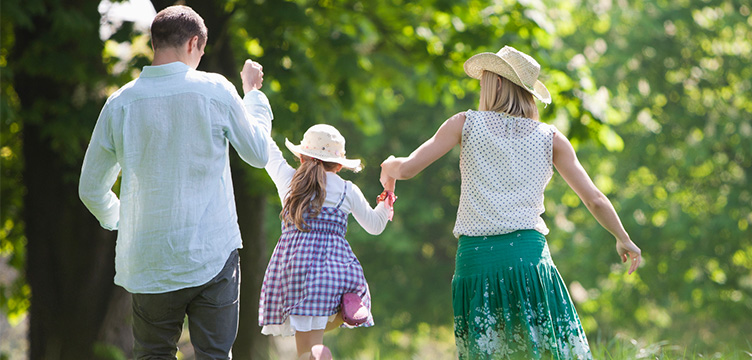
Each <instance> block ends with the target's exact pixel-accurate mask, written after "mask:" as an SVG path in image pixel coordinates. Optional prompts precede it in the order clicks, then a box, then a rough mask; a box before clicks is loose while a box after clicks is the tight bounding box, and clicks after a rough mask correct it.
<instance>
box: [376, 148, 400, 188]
mask: <svg viewBox="0 0 752 360" xmlns="http://www.w3.org/2000/svg"><path fill="white" fill-rule="evenodd" d="M389 158H390V159H393V158H394V156H390V157H389ZM387 160H388V159H387ZM379 182H381V186H383V187H384V190H388V191H391V192H394V188H395V187H396V186H397V179H396V178H394V177H392V176H390V175H389V174H388V173H387V172H386V171H385V170H384V167H383V165H382V167H381V175H380V176H379Z"/></svg>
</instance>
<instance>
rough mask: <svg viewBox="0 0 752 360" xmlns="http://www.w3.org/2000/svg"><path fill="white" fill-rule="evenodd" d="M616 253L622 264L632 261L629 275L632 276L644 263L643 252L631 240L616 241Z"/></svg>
mask: <svg viewBox="0 0 752 360" xmlns="http://www.w3.org/2000/svg"><path fill="white" fill-rule="evenodd" d="M616 252H618V253H619V256H620V257H621V262H623V263H625V262H627V260H629V259H632V265H630V266H629V274H632V273H633V272H634V271H635V270H637V267H639V266H640V263H641V262H642V251H641V250H640V248H638V247H637V245H635V243H634V242H632V240H631V239H626V240H616Z"/></svg>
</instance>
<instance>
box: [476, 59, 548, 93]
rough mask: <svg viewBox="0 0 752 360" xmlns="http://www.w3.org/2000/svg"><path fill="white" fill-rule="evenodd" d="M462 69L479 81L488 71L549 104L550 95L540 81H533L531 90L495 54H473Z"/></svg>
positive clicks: (509, 66)
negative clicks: (484, 72) (485, 71)
mask: <svg viewBox="0 0 752 360" xmlns="http://www.w3.org/2000/svg"><path fill="white" fill-rule="evenodd" d="M463 68H464V69H465V73H466V74H467V75H468V76H470V77H471V78H474V79H479V80H480V77H481V75H483V70H488V71H490V72H492V73H495V74H497V75H499V76H503V77H505V78H507V79H509V80H510V81H512V82H513V83H515V84H517V85H519V86H520V87H521V88H523V89H525V90H526V91H527V92H529V93H531V94H533V96H535V97H536V98H538V100H540V101H541V102H543V103H545V104H550V103H551V93H549V92H548V89H547V88H546V85H543V83H542V82H540V80H535V84H533V87H532V88H530V87H528V86H526V85H525V84H523V83H522V80H521V79H520V76H519V75H518V74H517V71H516V70H515V69H514V67H512V65H510V64H509V63H508V62H506V60H504V59H502V58H501V57H499V55H497V54H494V53H491V52H484V53H480V54H475V55H473V56H471V57H470V58H469V59H467V61H465V64H464V65H463Z"/></svg>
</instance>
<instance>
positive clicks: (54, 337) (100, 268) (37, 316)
mask: <svg viewBox="0 0 752 360" xmlns="http://www.w3.org/2000/svg"><path fill="white" fill-rule="evenodd" d="M97 4H98V1H91V0H90V1H76V2H65V3H63V2H60V1H54V0H49V1H23V2H22V1H12V0H11V1H3V2H2V23H3V25H2V26H3V35H2V36H3V44H2V48H3V50H2V56H3V64H2V65H3V95H2V97H3V149H4V153H5V154H7V155H8V156H3V171H4V174H3V176H4V178H3V206H2V210H3V223H4V232H3V237H2V244H3V246H2V247H3V249H4V251H12V252H13V253H14V254H13V258H12V259H13V260H12V263H13V264H14V265H15V266H19V267H20V266H23V265H25V269H26V271H25V279H26V281H28V286H29V288H30V294H29V291H28V290H25V289H27V288H26V287H25V286H21V287H20V289H21V292H20V293H18V292H17V293H16V294H14V295H11V298H10V299H9V300H8V302H7V303H6V302H4V305H6V306H7V307H8V310H9V311H11V312H12V313H13V312H16V313H18V312H20V311H23V310H24V306H18V305H14V304H19V303H20V304H25V303H26V301H28V297H29V296H30V297H31V304H30V307H29V318H30V330H29V341H30V344H31V345H30V346H29V348H30V354H29V358H31V359H41V358H66V359H68V358H70V359H82V358H92V357H93V349H94V346H93V344H95V343H97V342H105V343H110V344H118V345H121V346H128V345H127V342H128V340H129V337H128V336H127V335H126V336H123V335H122V334H127V333H129V331H128V330H129V329H128V327H127V324H126V323H125V321H124V314H125V313H126V312H127V310H128V309H129V303H128V302H127V299H126V298H125V296H124V293H125V292H124V291H123V290H122V289H119V288H117V287H115V286H114V284H113V283H112V275H113V270H114V268H113V266H114V264H113V258H114V240H115V237H114V234H113V233H110V232H108V231H105V230H103V229H101V228H100V227H99V225H98V223H97V221H96V220H95V219H93V218H92V217H91V216H90V215H88V214H87V211H86V209H85V208H84V207H83V205H82V204H81V202H80V201H79V200H78V199H77V198H78V196H77V177H78V176H77V174H78V171H79V169H80V166H81V158H82V156H83V149H84V148H85V144H86V143H87V139H88V137H89V135H90V129H91V126H93V124H94V121H95V120H96V118H97V114H98V112H99V109H100V108H101V105H102V101H103V100H104V92H103V91H102V90H103V89H104V88H106V87H107V86H108V85H110V84H112V83H113V82H115V80H116V79H115V78H113V77H110V76H109V75H108V73H107V71H106V63H104V62H103V61H102V50H103V43H102V41H101V40H100V39H99V37H98V31H97V30H98V24H99V14H98V13H97ZM6 129H7V132H6ZM6 141H7V142H6ZM21 161H22V162H21ZM6 165H8V166H7V167H6ZM5 171H8V172H10V173H5ZM6 175H9V176H8V177H7V178H6V177H5V176H6ZM6 181H7V184H6ZM6 185H10V186H9V187H6ZM6 190H7V191H8V192H6ZM24 241H25V244H24ZM24 245H25V248H24ZM24 255H25V264H24V262H23V260H24V259H23V257H24ZM18 296H21V298H22V299H23V298H24V297H26V298H27V299H24V300H22V301H19V300H18ZM6 299H7V297H6ZM71 329H75V331H72V330H71Z"/></svg>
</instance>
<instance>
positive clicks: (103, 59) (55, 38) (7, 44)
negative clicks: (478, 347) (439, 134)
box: [0, 0, 752, 359]
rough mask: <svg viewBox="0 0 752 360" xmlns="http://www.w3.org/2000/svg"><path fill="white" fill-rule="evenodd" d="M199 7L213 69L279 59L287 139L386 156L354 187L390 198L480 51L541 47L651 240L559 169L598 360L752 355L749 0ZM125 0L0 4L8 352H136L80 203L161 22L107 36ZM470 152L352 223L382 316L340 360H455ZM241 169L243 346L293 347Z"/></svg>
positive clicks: (271, 65) (236, 0)
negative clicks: (86, 156)
mask: <svg viewBox="0 0 752 360" xmlns="http://www.w3.org/2000/svg"><path fill="white" fill-rule="evenodd" d="M115 3H117V1H115ZM151 3H152V4H153V6H154V8H155V9H156V10H160V9H162V8H164V7H166V6H169V5H172V4H173V3H174V1H172V0H169V1H157V0H155V1H152V2H151ZM181 3H185V4H187V5H189V6H192V7H193V8H194V9H196V10H197V11H198V12H199V13H200V14H201V15H202V16H203V17H204V19H205V20H206V23H207V26H208V27H209V43H208V45H207V49H206V55H205V57H204V58H203V60H202V63H201V65H200V67H199V69H200V70H205V71H214V72H220V73H222V74H224V75H225V76H226V77H228V79H230V80H231V81H233V82H234V83H236V84H237V85H239V84H240V82H239V78H238V76H237V74H238V72H239V71H240V67H241V65H242V62H243V60H244V59H246V58H249V57H250V58H252V59H254V60H256V61H259V62H260V63H261V64H262V65H263V66H264V73H265V82H264V88H263V89H262V90H263V91H264V92H265V93H266V94H267V95H268V97H269V99H270V101H271V104H272V107H273V109H274V113H275V122H274V131H273V136H274V138H275V140H276V141H278V142H281V141H283V140H284V138H285V137H287V138H290V139H291V140H293V141H298V140H299V139H300V138H301V137H302V134H303V132H304V131H305V130H306V129H307V128H308V127H309V126H310V125H313V124H316V123H329V124H332V125H334V126H336V127H337V128H338V129H339V130H340V131H341V132H342V133H343V134H344V135H345V137H346V138H347V141H348V144H347V150H348V155H349V156H353V157H358V158H362V159H363V160H364V162H365V165H366V167H365V170H364V171H362V172H361V173H358V174H352V173H344V174H343V177H345V178H347V179H350V180H353V181H354V182H355V183H357V184H358V185H359V186H360V187H361V188H362V189H363V191H364V193H365V194H366V195H367V196H369V197H371V199H372V200H373V203H375V196H376V195H377V194H378V193H379V192H380V185H379V182H378V173H379V166H378V164H379V163H380V162H381V160H383V159H384V158H386V157H387V156H388V155H390V154H394V155H397V156H404V155H407V154H409V153H410V152H411V151H412V150H413V149H414V148H415V147H417V146H418V145H419V144H420V143H422V142H423V141H425V140H426V139H427V138H429V137H430V136H431V135H432V134H433V132H434V131H435V130H436V129H437V128H438V126H439V125H440V124H441V123H442V122H443V121H444V120H445V119H446V118H448V117H449V116H451V115H453V114H455V113H457V112H459V111H463V110H466V109H474V108H476V107H477V101H478V89H479V85H478V81H477V80H473V79H470V78H469V77H467V76H466V75H465V74H464V72H463V70H462V63H463V62H464V60H465V59H467V58H468V57H469V56H471V55H473V54H475V53H478V52H482V51H490V52H496V51H498V50H499V49H500V48H501V47H502V46H504V45H510V46H513V47H515V48H517V49H519V50H521V51H524V52H526V53H528V54H531V55H532V56H533V57H534V58H536V59H537V60H538V61H539V62H540V64H541V66H542V75H541V80H542V81H543V82H544V83H545V84H546V86H547V87H548V89H549V90H550V91H551V93H552V95H553V104H551V105H549V106H547V107H545V108H544V107H541V108H540V113H541V120H542V121H544V122H547V123H551V124H554V125H556V126H557V127H558V128H559V129H560V130H561V131H562V132H563V133H564V134H566V135H567V136H568V137H569V138H570V139H571V141H572V142H573V144H574V145H575V147H576V149H577V152H578V155H579V157H580V160H581V161H582V163H583V165H584V166H585V168H586V169H587V171H588V172H589V173H590V175H591V177H593V179H594V181H595V182H596V184H597V185H598V187H599V188H600V189H601V190H602V191H603V192H604V193H605V194H606V195H608V196H609V198H610V199H611V200H612V202H613V203H614V205H615V207H616V209H617V211H618V212H619V214H620V215H621V218H622V221H623V222H624V225H625V227H626V228H627V231H628V232H629V233H630V235H631V236H632V238H633V240H634V241H635V242H636V243H637V244H638V245H639V246H640V247H641V248H642V250H643V252H644V253H643V254H644V258H645V261H644V264H643V266H642V267H641V268H640V269H639V270H638V272H637V273H636V274H633V275H631V276H627V275H626V272H625V270H626V268H625V267H624V266H623V265H621V264H620V262H619V259H618V257H617V256H616V252H615V249H614V239H613V238H612V237H611V236H610V235H609V234H608V233H607V232H606V231H605V230H603V229H602V228H601V227H599V225H598V224H597V223H596V221H595V220H594V219H593V217H592V216H591V215H590V214H589V213H588V211H587V209H586V208H585V207H584V206H583V205H582V204H581V203H580V201H579V199H578V198H577V196H576V195H575V194H574V193H573V192H572V191H571V190H570V189H569V188H568V187H567V185H566V183H565V182H564V181H563V180H562V179H561V178H560V177H558V176H556V175H555V176H554V179H553V180H552V182H551V184H550V185H549V188H548V189H547V192H546V209H547V211H546V214H545V219H546V221H547V223H548V225H549V227H550V228H551V233H550V235H549V236H548V240H549V244H550V247H551V251H552V255H553V258H554V261H555V262H556V263H557V266H558V268H559V270H560V272H561V273H562V275H563V277H564V280H565V282H566V283H567V284H568V286H569V290H570V293H571V295H572V297H573V299H574V300H575V302H576V305H577V308H578V311H579V314H580V317H581V319H582V323H583V326H584V327H585V330H586V331H587V333H588V337H589V339H590V342H591V345H593V347H594V348H595V349H596V352H595V353H596V355H597V356H598V358H609V359H622V358H648V357H653V358H673V359H680V358H696V357H698V358H708V357H714V358H737V357H738V358H750V357H752V354H751V352H752V336H750V334H752V297H751V295H752V229H750V225H751V223H752V187H751V186H750V182H749V180H750V178H752V119H751V118H752V116H751V114H752V99H750V97H751V96H752V83H751V80H750V78H752V66H750V64H751V63H752V41H750V39H752V30H751V29H752V17H751V16H750V12H751V11H752V5H751V4H750V3H749V2H748V1H743V0H692V1H690V0H649V1H648V0H632V1H626V0H566V1H554V0H524V1H511V0H496V1H488V0H484V1H481V0H465V1H455V0H416V1H407V0H380V1H376V0H359V1H356V0H345V1H340V0H319V1H305V0H292V1H279V0H223V1H220V0H203V1H199V0H193V1H191V0H185V1H182V2H181ZM111 5H112V4H111V3H109V2H105V3H102V4H100V0H76V1H62V0H3V1H2V2H0V16H1V18H0V20H1V21H0V41H1V42H2V48H1V49H0V81H1V83H0V116H1V119H0V126H1V127H0V139H1V141H2V144H1V145H0V166H1V168H0V172H1V173H2V181H1V182H0V189H1V190H2V199H1V200H2V201H1V206H0V211H1V216H2V219H0V256H1V257H2V259H3V262H4V263H7V266H8V267H4V268H3V272H4V273H5V274H6V275H7V274H9V273H10V272H11V271H12V269H16V271H17V273H18V276H14V277H12V278H10V277H8V276H2V278H0V280H2V283H1V284H0V308H1V309H2V314H3V316H5V317H6V318H7V320H8V321H9V322H10V323H11V324H19V323H24V324H27V326H28V341H29V345H28V351H26V350H25V349H24V350H20V351H19V350H13V349H9V348H8V347H5V348H0V358H11V359H16V358H19V359H23V358H30V359H83V358H95V357H96V358H123V357H124V356H125V355H123V354H128V353H129V346H130V342H132V339H130V334H129V325H128V314H129V297H128V296H127V293H124V292H123V291H122V289H119V288H117V287H115V286H114V285H112V273H113V269H112V267H113V265H112V261H113V254H114V250H113V249H114V240H115V234H114V233H109V232H106V231H104V230H101V229H99V227H98V224H97V223H96V221H95V220H94V219H93V217H92V216H91V215H90V214H88V212H86V210H85V209H84V208H83V206H82V205H81V204H80V202H79V201H78V198H77V193H76V188H77V179H78V173H79V170H80V165H81V161H82V158H83V152H84V150H85V147H86V144H87V142H88V139H89V136H90V134H91V131H92V129H93V126H94V123H95V121H96V118H97V113H98V111H99V110H100V109H101V107H102V105H103V103H104V100H105V99H106V97H107V96H108V95H109V94H111V93H112V92H113V91H114V90H115V89H117V88H118V87H119V86H122V85H123V84H125V83H126V82H127V81H129V80H131V79H133V78H135V77H136V76H138V73H139V71H140V68H141V67H142V66H143V65H147V64H149V62H150V56H151V50H150V48H149V43H148V33H147V34H145V33H144V29H143V27H141V26H139V25H138V23H136V22H134V21H133V19H130V20H127V21H125V22H122V23H119V22H118V21H115V22H114V24H112V25H113V26H114V28H115V29H116V31H113V32H111V33H107V32H104V33H100V31H99V29H100V26H101V25H107V26H109V25H110V22H112V18H110V15H112V14H110V13H108V9H111V7H110V6H111ZM116 5H117V4H116ZM152 16H153V14H152ZM457 154H458V149H455V150H454V151H453V152H451V153H450V154H448V155H447V156H445V157H444V158H443V159H441V160H440V161H438V162H437V163H436V164H434V165H432V166H431V167H429V168H428V169H426V170H425V171H424V172H423V173H422V174H420V175H419V176H418V177H416V178H415V179H414V180H411V181H407V182H400V183H398V186H397V194H398V195H399V200H398V202H397V204H396V216H395V220H394V221H393V222H392V223H390V224H389V226H388V227H387V229H386V230H385V231H384V233H383V234H382V235H380V236H376V237H374V236H370V235H368V234H367V233H365V231H363V230H362V229H361V228H360V227H359V226H358V225H357V224H356V223H355V222H354V221H353V222H351V226H350V228H349V232H348V240H349V241H350V243H351V245H352V247H353V249H354V251H355V253H356V254H357V255H358V257H359V258H360V260H361V262H362V264H363V267H364V270H365V273H366V277H367V279H368V281H369V284H370V286H371V293H372V296H373V314H374V317H375V320H376V323H377V326H375V327H373V328H369V329H359V330H338V331H336V332H334V333H331V335H327V337H326V339H325V341H326V342H327V343H328V344H330V345H331V348H332V350H333V351H334V353H335V354H336V355H338V357H339V358H343V359H408V358H413V359H452V358H454V356H455V355H454V343H453V341H454V340H453V335H452V323H451V322H452V315H451V294H450V281H451V277H452V274H453V271H454V269H453V267H454V253H455V251H456V239H455V238H454V237H453V236H452V233H451V230H452V227H453V224H454V216H455V211H456V206H457V203H458V198H459V172H458V166H457V162H458V156H457ZM288 155H289V154H288ZM288 159H290V160H291V161H292V157H288ZM233 165H234V167H233V172H234V174H233V176H234V178H235V179H234V180H235V188H236V197H237V200H238V208H239V209H238V213H239V222H240V225H241V230H242V231H243V236H244V242H245V249H244V254H243V255H242V256H243V260H244V261H243V262H244V268H243V271H244V277H243V281H244V282H243V297H242V298H243V304H242V307H241V316H242V319H243V320H242V321H243V323H242V324H241V329H240V334H239V337H238V342H237V344H236V349H235V351H234V352H235V358H238V359H267V358H276V357H277V356H279V353H280V352H281V350H279V346H277V345H276V344H277V342H274V343H270V342H269V339H266V338H264V337H261V336H260V335H259V334H258V332H259V330H258V326H257V325H256V324H255V321H256V320H255V319H256V311H257V309H256V308H255V306H256V304H255V301H256V299H257V296H258V294H257V293H258V287H259V284H258V281H259V278H260V276H261V275H263V269H264V268H265V266H266V261H267V260H268V257H269V255H270V253H271V250H272V249H273V247H274V244H275V242H276V239H277V236H278V235H279V221H278V218H277V214H278V212H279V210H280V205H279V200H278V199H277V197H276V192H274V190H273V184H272V183H271V182H270V181H269V180H268V178H267V177H266V174H265V173H264V172H263V171H259V170H255V169H251V168H250V167H248V166H245V165H244V164H242V163H240V162H237V161H235V162H234V164H233ZM19 326H21V325H19ZM0 331H1V332H0V338H3V339H6V338H8V334H10V331H9V330H8V328H7V327H2V326H0ZM286 341H289V342H291V341H292V339H287V340H286ZM4 342H5V340H4ZM6 343H9V342H6ZM16 349H17V348H16ZM614 349H616V350H614Z"/></svg>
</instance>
